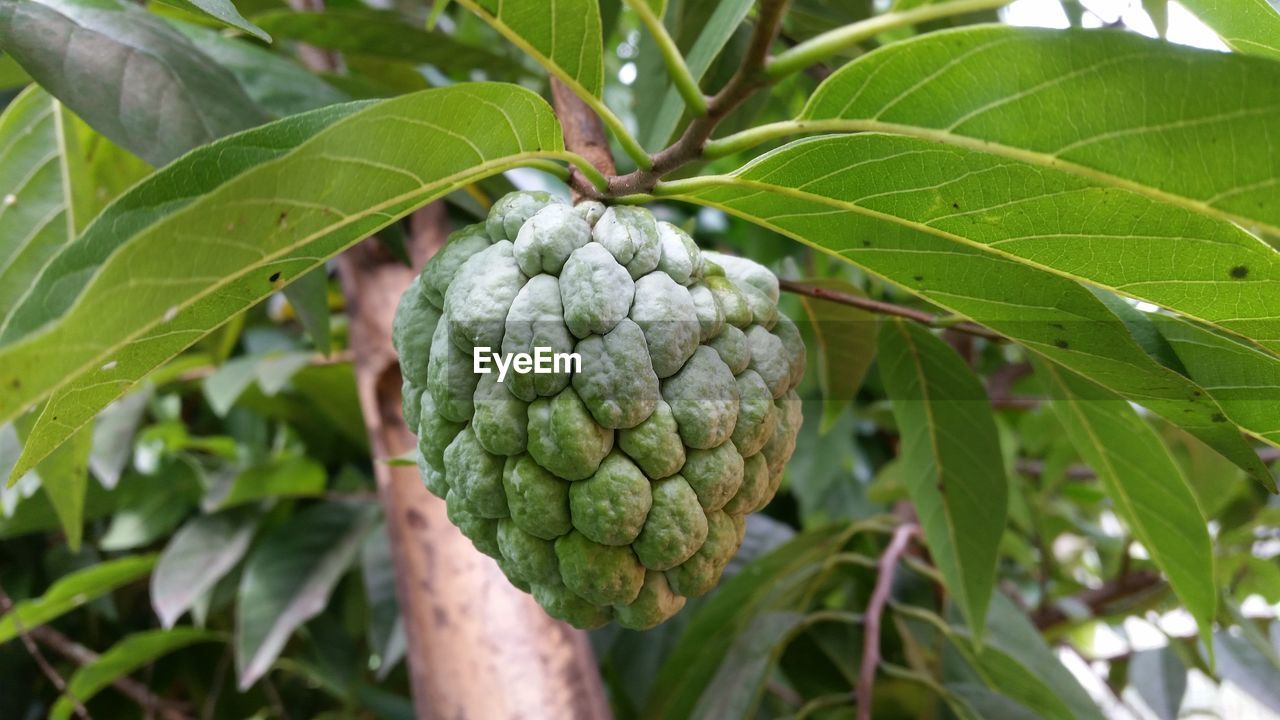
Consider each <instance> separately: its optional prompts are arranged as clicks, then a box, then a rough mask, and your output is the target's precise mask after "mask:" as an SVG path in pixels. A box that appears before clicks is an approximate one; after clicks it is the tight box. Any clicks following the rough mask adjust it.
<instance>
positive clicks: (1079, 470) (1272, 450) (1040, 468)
mask: <svg viewBox="0 0 1280 720" xmlns="http://www.w3.org/2000/svg"><path fill="white" fill-rule="evenodd" d="M1256 452H1257V453H1258V459H1259V460H1261V461H1262V463H1263V464H1264V465H1270V464H1271V463H1274V462H1280V448H1277V447H1261V448H1258V449H1257V450H1256ZM1014 468H1015V469H1016V470H1017V471H1018V474H1019V475H1026V476H1027V477H1039V476H1041V475H1043V474H1044V471H1045V464H1044V462H1043V461H1040V460H1032V459H1030V458H1019V459H1018V461H1017V463H1016V464H1015V465H1014ZM1064 474H1065V476H1066V478H1067V479H1068V480H1093V479H1094V478H1096V477H1098V474H1097V473H1096V472H1094V471H1093V468H1091V467H1089V466H1088V465H1085V464H1084V463H1073V464H1071V465H1068V466H1067V469H1066V470H1065V471H1064Z"/></svg>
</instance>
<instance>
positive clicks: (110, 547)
mask: <svg viewBox="0 0 1280 720" xmlns="http://www.w3.org/2000/svg"><path fill="white" fill-rule="evenodd" d="M55 454H56V453H55ZM156 475H157V476H159V477H160V478H161V479H162V481H163V482H162V484H161V485H160V488H159V489H157V488H154V487H147V488H142V489H140V491H131V489H125V490H123V491H122V492H121V493H120V495H119V496H118V497H117V503H118V505H117V506H116V512H115V513H114V514H113V515H112V516H111V524H110V525H108V526H107V531H106V532H105V533H103V535H102V538H101V539H99V540H98V548H99V549H101V550H105V551H107V552H118V551H121V550H132V549H134V548H138V547H142V546H144V545H150V544H151V543H153V542H155V541H156V540H157V539H159V538H161V537H162V536H164V535H167V534H168V533H169V532H171V531H172V530H173V529H174V528H175V527H177V526H178V523H180V522H182V519H183V518H184V517H186V516H187V513H189V512H190V511H191V509H192V508H194V507H195V506H196V503H197V502H198V501H199V500H200V493H201V490H202V487H201V484H200V475H199V473H198V471H197V470H196V467H195V466H194V465H193V463H192V462H190V461H188V460H186V459H181V458H179V459H176V460H174V461H170V462H167V463H165V465H164V466H163V467H162V468H161V469H160V470H159V471H158V472H157V473H156Z"/></svg>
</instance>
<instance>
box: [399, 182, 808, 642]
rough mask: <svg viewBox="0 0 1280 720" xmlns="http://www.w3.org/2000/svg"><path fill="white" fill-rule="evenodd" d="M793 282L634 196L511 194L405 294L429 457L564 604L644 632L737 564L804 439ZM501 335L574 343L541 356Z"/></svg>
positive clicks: (462, 504)
mask: <svg viewBox="0 0 1280 720" xmlns="http://www.w3.org/2000/svg"><path fill="white" fill-rule="evenodd" d="M777 302H778V279H777V278H776V277H774V275H773V273H771V272H769V270H767V269H766V268H764V267H763V266H761V265H759V264H757V263H755V262H752V261H750V260H747V259H745V258H738V257H731V256H726V255H720V254H718V253H712V252H705V251H701V250H699V249H698V246H697V245H696V244H694V242H693V239H692V238H690V237H689V236H688V234H686V233H685V232H684V231H683V230H681V229H680V228H678V227H676V226H674V225H671V224H670V223H666V222H658V221H655V219H654V217H653V215H652V214H651V213H650V212H649V211H647V210H644V209H641V208H635V207H609V208H606V207H604V206H603V205H601V204H599V203H583V204H581V205H578V206H577V207H574V208H571V207H569V206H567V205H565V204H564V203H561V202H560V201H558V200H557V199H555V198H554V197H553V196H551V195H549V194H547V193H512V194H510V195H507V196H506V197H504V198H502V199H501V200H499V201H498V202H497V203H495V204H494V206H493V210H492V211H491V212H490V215H489V217H488V219H487V220H486V221H485V222H484V223H480V224H477V225H472V226H470V227H467V228H463V229H462V230H459V231H458V232H456V233H454V234H453V235H452V236H450V239H449V242H448V243H447V244H446V245H445V246H444V248H442V249H441V250H440V252H438V253H437V254H436V256H435V257H434V258H433V259H432V260H431V262H429V263H428V264H427V267H426V268H425V269H424V270H423V272H422V275H421V276H420V277H419V278H418V279H417V280H415V281H414V283H413V285H412V286H410V288H409V290H408V291H407V292H406V294H405V297H404V298H403V299H402V300H401V302H400V306H399V309H398V310H397V313H396V320H395V325H394V338H393V340H394V343H395V346H396V348H397V350H398V351H399V353H400V365H401V369H402V374H403V376H404V388H403V389H404V409H405V413H404V414H405V419H406V420H407V421H409V422H410V424H411V426H412V427H413V428H414V429H415V430H416V431H417V433H418V437H419V442H418V445H419V460H418V467H419V470H420V471H421V473H422V478H423V482H424V483H425V484H426V486H427V489H428V490H430V491H431V492H432V493H434V494H435V495H437V496H439V497H441V498H443V499H444V500H445V502H446V503H447V505H448V510H449V519H450V520H451V521H452V522H453V523H454V524H456V525H457V526H458V527H459V529H460V530H461V531H462V533H463V534H464V535H465V536H467V537H468V538H469V539H471V541H472V543H474V544H475V546H476V548H477V549H479V550H480V551H481V552H483V553H485V554H486V555H490V556H491V557H493V558H495V559H496V560H497V561H498V565H499V567H501V568H502V571H503V572H504V573H506V575H507V577H508V578H509V579H510V580H511V583H512V584H513V585H515V586H516V587H518V588H520V589H521V590H524V591H525V592H529V593H531V594H532V595H533V596H534V598H535V599H536V600H537V601H538V603H539V604H541V605H542V607H543V608H544V609H545V610H546V611H547V612H548V613H549V614H550V615H552V616H554V617H557V618H560V619H562V620H565V621H566V622H569V623H571V624H573V625H576V626H578V627H583V628H590V627H597V626H599V625H602V624H604V623H606V622H608V621H609V620H616V621H617V622H618V623H619V624H621V625H623V626H626V627H630V628H637V629H645V628H650V627H653V626H655V625H657V624H659V623H661V622H663V621H664V620H666V619H667V618H669V617H671V616H672V615H674V614H675V613H676V612H678V611H679V610H680V608H682V607H683V606H684V604H685V600H686V599H687V598H688V597H694V596H697V595H701V594H703V593H705V592H707V591H708V590H710V589H711V588H713V587H715V584H716V583H717V582H718V581H719V579H720V575H721V573H723V572H724V569H725V566H726V565H727V564H728V562H729V559H730V558H731V557H733V554H734V553H735V552H736V551H737V549H738V547H739V545H740V544H741V543H742V533H743V528H744V527H745V517H746V515H747V514H748V513H752V512H756V511H758V510H761V509H762V508H764V506H765V505H767V504H768V503H769V501H770V500H771V499H772V498H773V496H774V494H775V493H776V492H777V490H778V484H779V482H781V479H782V473H783V469H784V468H785V466H786V463H787V460H788V459H790V457H791V453H792V451H794V449H795V440H796V434H797V433H798V432H799V429H800V422H801V420H802V414H801V412H800V399H799V397H798V396H797V395H796V392H795V388H796V385H797V384H799V382H800V380H801V378H802V377H803V375H804V368H805V355H804V341H803V339H802V338H801V337H800V334H799V331H798V330H797V329H796V327H795V325H794V324H793V323H792V322H791V321H790V320H789V319H787V318H786V317H785V316H783V315H780V314H779V312H778V308H777ZM478 347H487V348H489V350H490V352H492V353H504V354H511V353H533V352H534V349H535V348H548V349H549V351H550V352H553V353H570V352H575V353H577V354H578V355H579V356H580V357H581V363H582V365H581V369H578V368H566V367H560V368H557V372H554V373H549V374H543V373H531V372H518V371H517V370H516V369H515V367H514V366H513V367H510V368H508V372H507V375H506V377H505V378H504V380H503V381H502V382H498V375H497V372H496V363H494V362H492V361H490V363H489V367H490V368H491V369H492V370H493V372H491V373H489V374H483V373H476V372H475V366H474V359H475V353H476V350H475V348H478Z"/></svg>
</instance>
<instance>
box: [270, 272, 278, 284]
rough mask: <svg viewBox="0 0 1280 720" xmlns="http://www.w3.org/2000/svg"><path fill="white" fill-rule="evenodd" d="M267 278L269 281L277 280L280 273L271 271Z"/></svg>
mask: <svg viewBox="0 0 1280 720" xmlns="http://www.w3.org/2000/svg"><path fill="white" fill-rule="evenodd" d="M267 279H268V280H270V281H271V282H275V281H277V280H279V279H280V273H278V272H275V273H271V277H269V278H267Z"/></svg>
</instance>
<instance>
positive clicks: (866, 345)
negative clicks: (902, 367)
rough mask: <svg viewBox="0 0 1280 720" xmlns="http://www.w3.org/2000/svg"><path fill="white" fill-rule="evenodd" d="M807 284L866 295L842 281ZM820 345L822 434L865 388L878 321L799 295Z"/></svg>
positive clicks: (860, 312)
mask: <svg viewBox="0 0 1280 720" xmlns="http://www.w3.org/2000/svg"><path fill="white" fill-rule="evenodd" d="M803 282H804V284H806V285H812V286H815V287H820V288H823V289H826V290H833V291H835V292H839V293H844V294H847V295H856V296H862V295H863V292H862V291H861V290H859V289H858V288H857V287H856V286H854V285H853V284H851V283H847V282H844V281H843V280H825V279H811V280H804V281H803ZM800 303H801V305H803V306H804V311H805V314H806V315H808V316H809V324H810V327H811V328H812V329H813V339H814V343H815V344H816V345H817V346H818V350H819V352H818V358H817V360H818V387H819V388H821V389H822V401H823V406H822V428H821V430H822V432H823V433H824V434H825V433H826V432H827V431H829V430H830V429H831V426H832V425H834V424H835V422H836V419H838V418H839V417H840V413H842V412H844V409H845V408H846V407H848V405H849V403H850V401H852V400H853V398H854V396H855V395H857V394H858V388H860V387H862V380H863V378H865V377H866V375H867V370H868V369H870V368H871V363H872V361H873V360H875V357H876V338H877V337H878V336H879V334H880V326H879V323H878V320H879V318H878V317H877V316H876V315H874V314H872V313H869V312H867V311H865V310H859V309H858V308H856V307H851V306H849V305H845V304H843V303H837V302H832V301H830V300H821V299H818V298H813V297H809V296H808V295H801V296H800Z"/></svg>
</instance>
